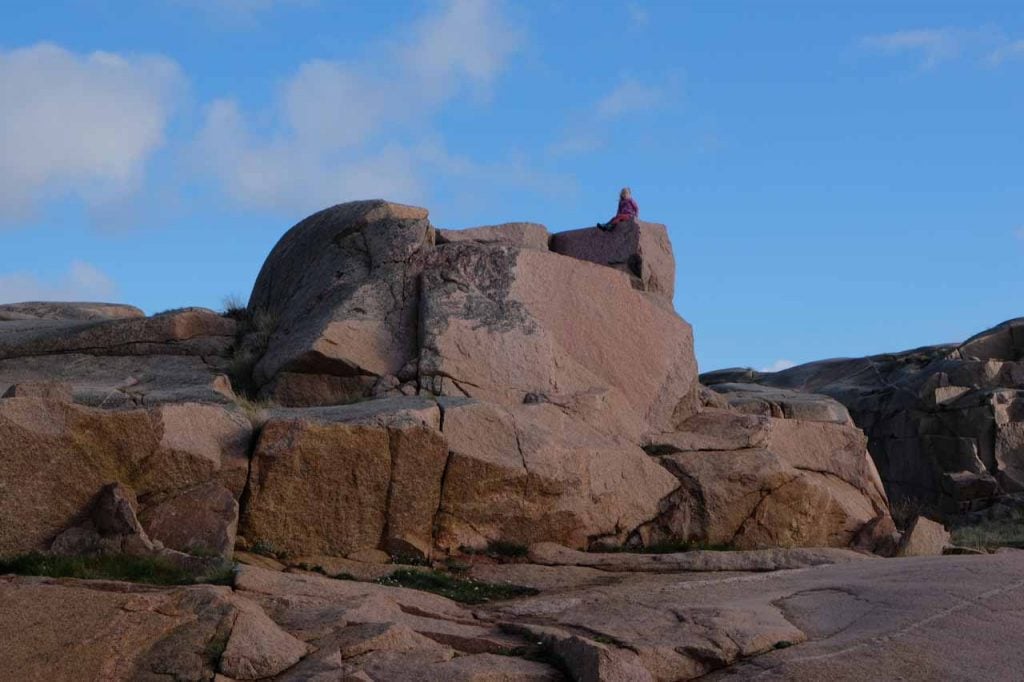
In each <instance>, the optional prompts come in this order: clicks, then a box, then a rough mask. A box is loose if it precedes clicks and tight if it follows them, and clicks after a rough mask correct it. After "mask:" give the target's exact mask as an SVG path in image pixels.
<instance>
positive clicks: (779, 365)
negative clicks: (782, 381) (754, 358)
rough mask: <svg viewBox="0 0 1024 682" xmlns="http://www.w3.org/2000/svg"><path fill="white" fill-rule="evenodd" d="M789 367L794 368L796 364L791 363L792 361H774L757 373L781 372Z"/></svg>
mask: <svg viewBox="0 0 1024 682" xmlns="http://www.w3.org/2000/svg"><path fill="white" fill-rule="evenodd" d="M790 367H796V363H795V362H793V361H792V360H776V361H775V362H773V363H772V364H770V365H768V366H767V367H762V368H761V369H760V370H759V371H761V372H781V371H782V370H784V369H789V368H790Z"/></svg>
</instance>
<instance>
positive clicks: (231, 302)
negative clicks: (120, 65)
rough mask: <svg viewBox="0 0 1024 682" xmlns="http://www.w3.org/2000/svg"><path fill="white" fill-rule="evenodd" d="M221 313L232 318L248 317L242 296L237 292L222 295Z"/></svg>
mask: <svg viewBox="0 0 1024 682" xmlns="http://www.w3.org/2000/svg"><path fill="white" fill-rule="evenodd" d="M222 308H223V309H222V310H221V313H220V314H221V315H222V316H224V317H229V318H231V319H232V320H243V319H246V318H248V317H249V310H248V307H247V306H246V305H245V302H244V301H242V297H241V296H238V295H237V294H229V295H228V296H225V297H224V301H223V304H222Z"/></svg>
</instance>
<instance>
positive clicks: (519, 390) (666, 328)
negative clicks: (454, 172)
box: [419, 243, 698, 442]
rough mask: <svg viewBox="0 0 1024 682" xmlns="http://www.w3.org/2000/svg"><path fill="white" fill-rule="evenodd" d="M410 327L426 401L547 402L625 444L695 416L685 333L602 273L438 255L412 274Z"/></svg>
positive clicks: (558, 262)
mask: <svg viewBox="0 0 1024 682" xmlns="http://www.w3.org/2000/svg"><path fill="white" fill-rule="evenodd" d="M567 311H572V312H571V313H567ZM420 322H421V325H422V340H421V343H422V348H421V353H420V362H419V372H420V382H421V385H424V386H427V387H429V388H431V389H432V390H433V391H434V392H435V393H440V394H443V395H467V396H470V397H473V398H478V399H481V400H486V401H489V402H494V403H497V404H500V405H505V406H514V405H518V404H521V403H523V402H524V399H535V400H547V401H549V402H552V403H554V404H557V405H560V406H562V407H563V408H564V409H566V410H567V411H569V412H571V413H572V414H574V416H576V418H577V419H579V420H581V421H586V422H588V423H590V424H591V425H594V426H596V427H597V428H602V429H605V430H606V431H608V432H612V433H615V434H617V435H622V436H625V437H626V438H629V439H630V440H633V442H639V434H640V433H642V432H643V431H646V430H651V429H655V430H663V431H668V430H672V429H673V428H675V426H676V424H678V423H679V422H680V421H682V420H683V419H685V418H686V417H688V416H690V415H692V414H694V413H695V412H696V411H697V410H698V405H697V380H696V363H695V360H694V356H693V339H692V332H691V329H690V326H689V325H688V324H687V323H686V322H685V321H684V320H682V318H680V317H679V316H678V315H676V314H675V313H674V312H673V311H672V310H670V309H668V308H666V307H664V306H662V305H659V304H656V303H654V302H653V301H652V299H651V298H650V294H646V293H644V292H640V291H636V290H634V289H633V288H632V287H631V286H630V284H629V281H628V279H627V278H626V277H624V276H623V275H621V274H619V273H617V272H615V271H614V270H612V269H610V268H605V267H599V266H595V265H594V264H591V263H586V262H584V261H580V260H576V259H572V258H565V257H563V256H559V255H557V254H551V253H543V252H539V251H535V250H531V249H517V248H512V247H503V246H492V247H481V246H479V245H474V244H467V243H457V244H449V245H445V246H442V247H439V248H438V249H437V250H436V251H435V254H434V256H433V257H432V258H431V260H430V262H429V264H428V266H427V268H426V270H425V271H424V273H423V294H422V306H421V312H420Z"/></svg>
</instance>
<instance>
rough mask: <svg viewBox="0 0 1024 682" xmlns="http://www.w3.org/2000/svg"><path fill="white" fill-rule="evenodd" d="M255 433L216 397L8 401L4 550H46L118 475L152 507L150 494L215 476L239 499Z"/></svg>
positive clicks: (0, 429)
mask: <svg viewBox="0 0 1024 682" xmlns="http://www.w3.org/2000/svg"><path fill="white" fill-rule="evenodd" d="M251 431H252V427H251V426H250V425H249V422H248V420H246V419H245V418H244V417H242V416H240V415H239V414H237V413H234V412H230V411H228V410H225V409H224V408H222V407H218V406H215V405H198V404H180V405H165V406H161V407H157V408H152V409H136V410H125V411H112V410H98V409H93V408H88V407H83V406H79V405H73V404H68V403H63V402H51V401H47V400H41V399H36V398H5V399H2V400H0V452H2V453H3V456H2V457H0V480H2V481H3V482H4V484H3V485H2V486H0V518H2V519H3V523H0V554H13V553H18V552H27V551H32V550H40V549H46V548H47V547H48V546H49V543H50V541H51V540H52V539H53V538H54V537H55V536H56V535H57V533H59V532H60V531H61V530H63V529H65V528H67V527H69V526H70V525H72V523H73V522H74V521H75V519H76V517H77V516H78V515H79V514H81V513H82V512H83V511H84V510H85V509H87V507H88V506H89V504H90V502H91V501H92V500H93V498H94V496H95V495H96V494H97V493H98V492H99V490H100V489H101V488H102V487H103V486H104V485H106V484H108V483H112V482H121V483H123V484H125V485H127V486H129V487H131V488H132V489H133V490H134V491H135V492H136V493H137V494H138V495H139V496H140V497H141V498H143V507H145V497H146V496H148V495H151V494H154V493H169V492H174V491H183V490H186V489H188V488H191V487H193V486H196V485H200V484H203V483H206V482H211V481H212V482H216V483H218V484H219V485H222V486H224V487H225V488H226V489H227V490H229V491H230V492H231V494H232V495H233V497H235V498H236V499H237V497H238V496H240V495H241V492H242V489H243V487H244V486H245V479H246V475H247V471H248V443H249V439H250V437H251ZM154 539H157V540H159V539H160V538H159V537H155V538H154Z"/></svg>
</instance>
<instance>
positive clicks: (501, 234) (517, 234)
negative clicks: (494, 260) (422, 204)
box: [437, 223, 550, 251]
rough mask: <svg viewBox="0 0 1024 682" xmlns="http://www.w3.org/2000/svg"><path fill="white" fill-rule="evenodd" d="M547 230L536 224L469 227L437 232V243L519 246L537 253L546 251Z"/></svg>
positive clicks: (548, 237) (548, 236)
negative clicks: (535, 250)
mask: <svg viewBox="0 0 1024 682" xmlns="http://www.w3.org/2000/svg"><path fill="white" fill-rule="evenodd" d="M549 239H550V235H549V234H548V228H546V227H544V226H543V225H538V224H537V223H503V224H501V225H487V226H485V227H471V228H469V229H466V230H438V231H437V243H438V244H451V243H453V242H477V243H480V244H504V245H506V246H521V247H523V248H527V249H537V250H538V251H547V250H548V240H549Z"/></svg>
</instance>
